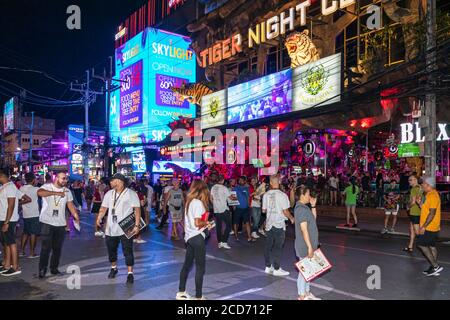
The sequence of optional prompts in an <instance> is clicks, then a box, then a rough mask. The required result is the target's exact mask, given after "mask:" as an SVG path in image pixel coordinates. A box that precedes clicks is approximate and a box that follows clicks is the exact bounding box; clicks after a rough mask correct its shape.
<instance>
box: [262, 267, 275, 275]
mask: <svg viewBox="0 0 450 320" xmlns="http://www.w3.org/2000/svg"><path fill="white" fill-rule="evenodd" d="M264 272H265V273H267V274H273V267H272V266H271V267H270V268H269V267H266V269H265V270H264Z"/></svg>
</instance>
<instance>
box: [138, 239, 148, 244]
mask: <svg viewBox="0 0 450 320" xmlns="http://www.w3.org/2000/svg"><path fill="white" fill-rule="evenodd" d="M136 243H137V244H143V243H147V241H145V240H144V239H136Z"/></svg>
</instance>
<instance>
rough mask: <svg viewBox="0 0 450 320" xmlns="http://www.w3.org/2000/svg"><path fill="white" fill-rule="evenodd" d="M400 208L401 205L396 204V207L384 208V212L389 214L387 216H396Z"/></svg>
mask: <svg viewBox="0 0 450 320" xmlns="http://www.w3.org/2000/svg"><path fill="white" fill-rule="evenodd" d="M399 209H400V206H399V205H398V204H397V205H396V206H395V208H384V213H385V214H386V215H387V216H390V215H391V214H392V215H393V216H396V215H397V214H398V210H399Z"/></svg>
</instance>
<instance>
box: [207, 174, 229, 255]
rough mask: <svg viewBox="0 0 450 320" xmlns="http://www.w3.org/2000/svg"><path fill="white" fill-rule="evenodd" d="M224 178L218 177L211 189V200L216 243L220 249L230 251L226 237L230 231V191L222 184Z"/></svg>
mask: <svg viewBox="0 0 450 320" xmlns="http://www.w3.org/2000/svg"><path fill="white" fill-rule="evenodd" d="M224 182H225V178H224V177H223V176H219V178H218V183H217V184H215V185H214V186H213V187H212V188H211V200H212V203H213V208H214V216H215V217H216V234H217V243H218V246H219V249H220V248H224V249H231V247H230V246H229V245H228V237H229V235H230V231H231V212H230V209H229V207H228V199H232V196H231V195H232V193H231V191H230V190H229V189H228V188H227V187H225V186H224V185H223V184H224ZM222 222H223V223H224V224H225V231H223V230H222Z"/></svg>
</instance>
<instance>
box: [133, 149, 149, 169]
mask: <svg viewBox="0 0 450 320" xmlns="http://www.w3.org/2000/svg"><path fill="white" fill-rule="evenodd" d="M131 163H132V167H133V172H135V173H143V172H146V171H147V164H146V162H145V152H144V150H142V151H136V152H132V153H131Z"/></svg>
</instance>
